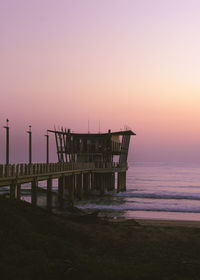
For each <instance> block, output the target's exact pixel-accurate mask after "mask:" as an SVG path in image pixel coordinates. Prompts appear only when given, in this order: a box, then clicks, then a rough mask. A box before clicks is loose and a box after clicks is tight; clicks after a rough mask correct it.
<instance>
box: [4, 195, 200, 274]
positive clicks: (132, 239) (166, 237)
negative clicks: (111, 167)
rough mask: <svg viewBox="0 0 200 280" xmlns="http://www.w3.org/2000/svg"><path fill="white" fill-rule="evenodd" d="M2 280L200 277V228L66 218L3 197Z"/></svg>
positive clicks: (168, 223)
mask: <svg viewBox="0 0 200 280" xmlns="http://www.w3.org/2000/svg"><path fill="white" fill-rule="evenodd" d="M0 225H1V227H0V237H1V243H0V271H1V275H2V279H8V280H9V279H15V280H16V279H20V280H21V279H28V280H29V279H31V280H32V279H41V280H43V279H56V280H57V279H73V280H75V279H87V280H88V279H89V280H90V279H91V280H92V279H99V280H100V279H105V280H106V279H108V280H110V279H113V280H114V279H126V280H128V279H136V280H144V279H159V280H160V279H163V280H166V279H170V280H179V279H180V280H185V279H187V280H191V279H199V278H200V253H199V252H200V223H199V222H191V221H169V220H163V221H162V220H142V219H138V220H121V221H114V220H113V221H107V220H104V219H100V218H98V217H95V216H90V215H85V216H79V215H75V216H73V215H72V216H71V217H66V216H65V217H62V216H58V215H55V214H51V213H48V212H47V211H44V210H43V209H40V208H37V207H33V206H32V205H30V204H28V203H26V202H22V201H10V200H8V199H3V198H0Z"/></svg>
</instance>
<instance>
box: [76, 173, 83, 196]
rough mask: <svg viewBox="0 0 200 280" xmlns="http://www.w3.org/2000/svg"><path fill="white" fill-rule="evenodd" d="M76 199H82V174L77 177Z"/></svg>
mask: <svg viewBox="0 0 200 280" xmlns="http://www.w3.org/2000/svg"><path fill="white" fill-rule="evenodd" d="M77 197H78V199H82V197H83V174H82V173H81V174H78V175H77Z"/></svg>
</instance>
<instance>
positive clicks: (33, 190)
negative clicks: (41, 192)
mask: <svg viewBox="0 0 200 280" xmlns="http://www.w3.org/2000/svg"><path fill="white" fill-rule="evenodd" d="M37 191H38V181H37V179H36V178H35V179H34V181H33V182H31V203H32V204H33V205H35V206H36V205H37Z"/></svg>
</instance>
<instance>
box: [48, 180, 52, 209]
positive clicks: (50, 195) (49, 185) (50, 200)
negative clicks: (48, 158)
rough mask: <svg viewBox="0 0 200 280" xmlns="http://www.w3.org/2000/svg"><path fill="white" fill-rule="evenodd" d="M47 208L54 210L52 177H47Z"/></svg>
mask: <svg viewBox="0 0 200 280" xmlns="http://www.w3.org/2000/svg"><path fill="white" fill-rule="evenodd" d="M47 210H48V211H49V212H51V210H52V178H51V177H49V178H48V179H47Z"/></svg>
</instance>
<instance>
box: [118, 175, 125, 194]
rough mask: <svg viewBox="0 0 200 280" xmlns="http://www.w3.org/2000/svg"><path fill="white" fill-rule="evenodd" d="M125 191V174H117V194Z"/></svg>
mask: <svg viewBox="0 0 200 280" xmlns="http://www.w3.org/2000/svg"><path fill="white" fill-rule="evenodd" d="M125 190H126V172H118V179H117V192H121V191H125Z"/></svg>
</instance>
